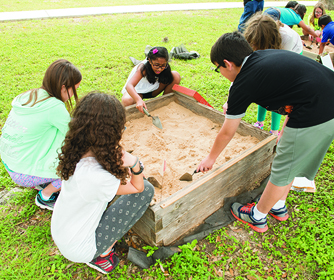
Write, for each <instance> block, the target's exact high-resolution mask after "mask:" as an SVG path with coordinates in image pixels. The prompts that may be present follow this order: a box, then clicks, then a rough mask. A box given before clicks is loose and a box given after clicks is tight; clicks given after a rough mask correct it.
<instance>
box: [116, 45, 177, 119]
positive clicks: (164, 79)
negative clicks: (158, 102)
mask: <svg viewBox="0 0 334 280" xmlns="http://www.w3.org/2000/svg"><path fill="white" fill-rule="evenodd" d="M168 60H169V56H168V51H167V49H166V48H165V47H153V48H152V49H151V50H150V51H149V53H148V55H147V59H145V60H144V61H142V62H141V63H139V64H138V65H136V66H135V67H134V68H133V69H132V71H131V73H130V75H129V77H128V79H127V81H126V84H125V86H124V87H123V89H122V94H123V96H122V103H123V105H124V106H129V105H132V104H136V108H137V109H138V110H139V111H140V112H142V113H144V111H143V107H144V108H145V109H147V108H146V104H145V102H144V101H143V99H148V98H154V97H156V96H157V95H158V94H160V93H161V92H163V94H167V93H171V92H172V88H173V86H174V85H175V84H179V83H180V81H181V76H180V74H179V73H178V72H177V71H172V70H171V68H170V65H169V64H168Z"/></svg>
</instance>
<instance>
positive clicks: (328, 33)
mask: <svg viewBox="0 0 334 280" xmlns="http://www.w3.org/2000/svg"><path fill="white" fill-rule="evenodd" d="M318 24H319V25H320V26H321V29H322V39H321V43H320V48H319V54H322V53H323V51H324V48H325V45H326V44H328V41H329V42H330V43H332V44H333V45H334V22H333V21H332V18H331V17H330V16H329V15H323V16H321V17H320V18H319V21H318Z"/></svg>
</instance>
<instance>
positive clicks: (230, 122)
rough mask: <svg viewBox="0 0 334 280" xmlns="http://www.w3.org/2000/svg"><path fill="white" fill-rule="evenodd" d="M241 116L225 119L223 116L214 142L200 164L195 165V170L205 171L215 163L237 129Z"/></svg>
mask: <svg viewBox="0 0 334 280" xmlns="http://www.w3.org/2000/svg"><path fill="white" fill-rule="evenodd" d="M240 121H241V118H239V119H227V118H225V121H224V124H223V126H222V128H221V129H220V131H219V133H218V135H217V137H216V139H215V142H214V143H213V146H212V148H211V151H210V153H209V155H207V156H206V158H204V159H203V160H202V161H201V163H200V165H199V166H198V167H197V171H201V172H205V171H209V170H211V169H212V166H213V164H214V163H215V161H216V159H217V157H218V156H219V155H220V153H221V152H222V151H223V150H224V149H225V147H226V146H227V144H228V143H229V142H230V141H231V139H232V138H233V136H234V134H235V132H236V131H237V129H238V126H239V124H240Z"/></svg>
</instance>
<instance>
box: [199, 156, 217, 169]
mask: <svg viewBox="0 0 334 280" xmlns="http://www.w3.org/2000/svg"><path fill="white" fill-rule="evenodd" d="M215 161H216V160H215V159H212V158H210V155H207V156H206V157H205V158H204V159H203V160H202V161H201V163H200V164H199V166H198V167H197V171H200V172H207V171H210V170H211V169H212V167H213V165H214V163H215Z"/></svg>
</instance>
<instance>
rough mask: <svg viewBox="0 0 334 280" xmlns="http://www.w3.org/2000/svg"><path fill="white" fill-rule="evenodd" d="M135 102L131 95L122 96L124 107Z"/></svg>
mask: <svg viewBox="0 0 334 280" xmlns="http://www.w3.org/2000/svg"><path fill="white" fill-rule="evenodd" d="M134 103H135V101H134V100H133V98H132V97H131V96H130V95H123V96H122V104H123V106H124V107H126V106H130V105H132V104H134Z"/></svg>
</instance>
